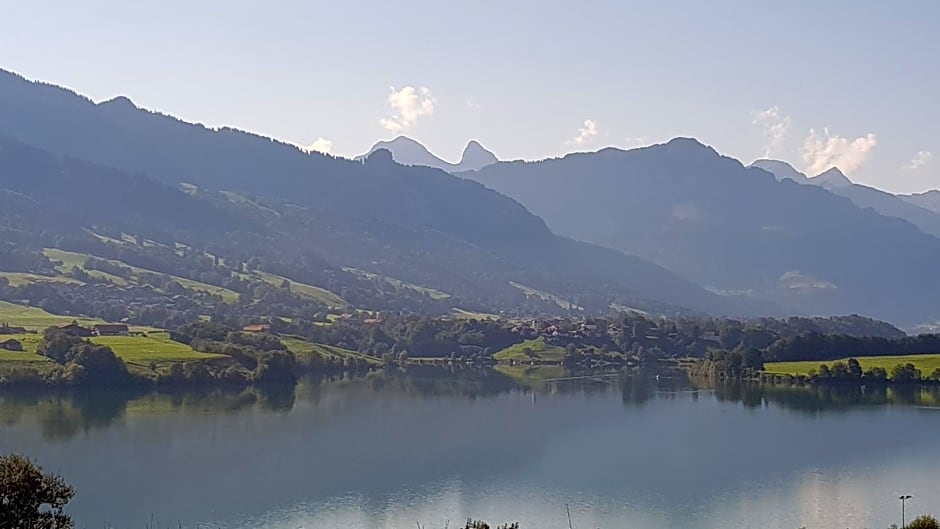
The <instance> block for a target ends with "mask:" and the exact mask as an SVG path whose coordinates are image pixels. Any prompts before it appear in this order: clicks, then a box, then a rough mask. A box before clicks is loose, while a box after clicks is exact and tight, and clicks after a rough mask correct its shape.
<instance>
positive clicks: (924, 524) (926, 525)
mask: <svg viewBox="0 0 940 529" xmlns="http://www.w3.org/2000/svg"><path fill="white" fill-rule="evenodd" d="M906 529H940V523H938V522H937V519H936V518H934V517H933V516H930V515H928V514H925V515H922V516H918V517H917V518H914V520H913V521H911V523H909V524H907V528H906Z"/></svg>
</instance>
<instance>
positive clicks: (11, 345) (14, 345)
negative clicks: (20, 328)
mask: <svg viewBox="0 0 940 529" xmlns="http://www.w3.org/2000/svg"><path fill="white" fill-rule="evenodd" d="M0 349H3V350H5V351H22V350H23V343H22V342H20V341H19V340H14V339H13V338H10V339H8V340H3V341H0Z"/></svg>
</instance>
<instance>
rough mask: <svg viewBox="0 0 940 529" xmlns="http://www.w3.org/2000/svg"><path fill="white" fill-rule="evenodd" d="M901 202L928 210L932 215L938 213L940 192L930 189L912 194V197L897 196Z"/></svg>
mask: <svg viewBox="0 0 940 529" xmlns="http://www.w3.org/2000/svg"><path fill="white" fill-rule="evenodd" d="M898 197H899V198H900V199H901V200H904V201H905V202H908V203H910V204H914V205H915V206H920V207H922V208H924V209H929V210H930V211H933V212H934V213H940V191H938V190H936V189H931V190H930V191H925V192H923V193H914V194H912V195H898Z"/></svg>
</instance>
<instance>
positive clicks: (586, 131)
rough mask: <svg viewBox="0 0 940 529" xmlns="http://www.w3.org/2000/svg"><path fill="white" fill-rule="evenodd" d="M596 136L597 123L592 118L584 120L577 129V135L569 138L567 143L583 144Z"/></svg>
mask: <svg viewBox="0 0 940 529" xmlns="http://www.w3.org/2000/svg"><path fill="white" fill-rule="evenodd" d="M594 136H597V123H595V122H594V120H593V119H586V120H584V126H583V127H581V128H579V129H578V135H577V136H575V137H574V139H572V140H569V141H568V143H569V144H573V145H584V144H586V143H589V142H590V141H591V140H592V139H593V138H594Z"/></svg>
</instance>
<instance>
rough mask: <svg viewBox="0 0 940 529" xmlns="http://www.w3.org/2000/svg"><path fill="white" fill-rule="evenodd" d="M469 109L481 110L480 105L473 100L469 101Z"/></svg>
mask: <svg viewBox="0 0 940 529" xmlns="http://www.w3.org/2000/svg"><path fill="white" fill-rule="evenodd" d="M467 108H470V109H471V110H480V104H479V103H477V102H476V101H474V100H472V99H468V100H467Z"/></svg>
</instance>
